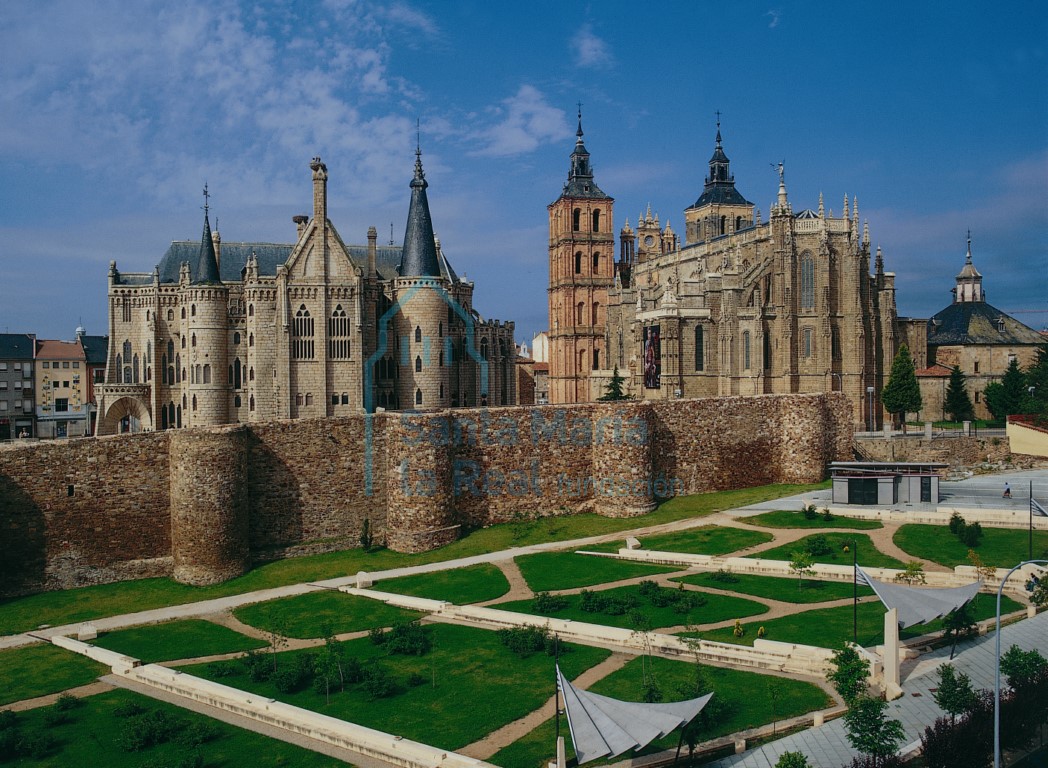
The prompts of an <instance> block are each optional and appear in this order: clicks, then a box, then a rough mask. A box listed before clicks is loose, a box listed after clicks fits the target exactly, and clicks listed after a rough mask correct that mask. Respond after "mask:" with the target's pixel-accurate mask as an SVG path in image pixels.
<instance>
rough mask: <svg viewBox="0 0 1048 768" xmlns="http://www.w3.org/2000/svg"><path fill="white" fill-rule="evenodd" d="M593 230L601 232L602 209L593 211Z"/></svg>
mask: <svg viewBox="0 0 1048 768" xmlns="http://www.w3.org/2000/svg"><path fill="white" fill-rule="evenodd" d="M593 231H594V232H600V211H599V210H596V211H594V212H593Z"/></svg>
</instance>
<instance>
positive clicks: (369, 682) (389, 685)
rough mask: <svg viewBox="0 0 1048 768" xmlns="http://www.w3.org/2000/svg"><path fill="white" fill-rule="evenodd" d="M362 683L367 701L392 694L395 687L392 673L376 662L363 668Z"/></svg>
mask: <svg viewBox="0 0 1048 768" xmlns="http://www.w3.org/2000/svg"><path fill="white" fill-rule="evenodd" d="M362 685H363V687H364V693H365V694H367V697H368V700H369V701H374V700H375V699H384V698H386V697H387V696H392V695H393V693H394V692H395V691H396V688H397V686H396V681H395V680H394V679H393V675H391V674H390V673H389V670H387V669H386V668H385V667H383V666H382V665H381V664H378V663H374V664H370V665H368V666H367V667H365V668H364V679H363V681H362Z"/></svg>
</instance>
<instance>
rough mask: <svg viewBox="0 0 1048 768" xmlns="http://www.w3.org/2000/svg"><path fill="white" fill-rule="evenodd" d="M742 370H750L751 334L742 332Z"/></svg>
mask: <svg viewBox="0 0 1048 768" xmlns="http://www.w3.org/2000/svg"><path fill="white" fill-rule="evenodd" d="M742 368H743V370H745V371H748V370H749V369H750V332H749V331H743V332H742Z"/></svg>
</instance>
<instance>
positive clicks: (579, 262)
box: [575, 251, 582, 275]
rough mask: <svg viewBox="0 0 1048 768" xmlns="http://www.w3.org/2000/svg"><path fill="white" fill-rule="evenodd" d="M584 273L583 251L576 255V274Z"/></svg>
mask: <svg viewBox="0 0 1048 768" xmlns="http://www.w3.org/2000/svg"><path fill="white" fill-rule="evenodd" d="M580 272H582V251H579V252H578V253H576V254H575V274H576V275H577V274H579V273H580Z"/></svg>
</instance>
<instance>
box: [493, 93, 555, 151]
mask: <svg viewBox="0 0 1048 768" xmlns="http://www.w3.org/2000/svg"><path fill="white" fill-rule="evenodd" d="M495 114H496V117H497V119H498V122H496V123H495V125H493V126H491V127H490V128H487V129H486V130H482V131H480V133H479V135H478V136H477V138H479V139H480V141H482V142H483V143H484V145H485V146H484V147H483V148H482V149H480V150H479V151H477V152H476V153H475V154H478V155H488V156H496V157H504V156H507V155H516V154H520V153H523V152H531V151H532V150H534V149H536V148H537V147H539V146H540V145H541V144H542V143H544V142H550V141H553V140H556V139H561V138H563V137H564V136H565V135H567V134H568V133H569V132H570V130H571V129H570V127H569V125H568V123H567V121H566V119H565V115H564V111H563V110H560V109H557V108H556V107H553V106H550V104H549V103H547V101H546V97H545V96H544V95H543V94H542V93H541V92H540V91H539V90H538V89H537V88H535V87H534V86H532V85H526V84H525V85H522V86H520V89H519V90H518V91H517V92H516V93H515V94H514V95H513V96H511V97H509V98H508V99H506V100H504V101H503V102H502V104H501V105H500V106H499V107H497V108H496V109H495Z"/></svg>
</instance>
